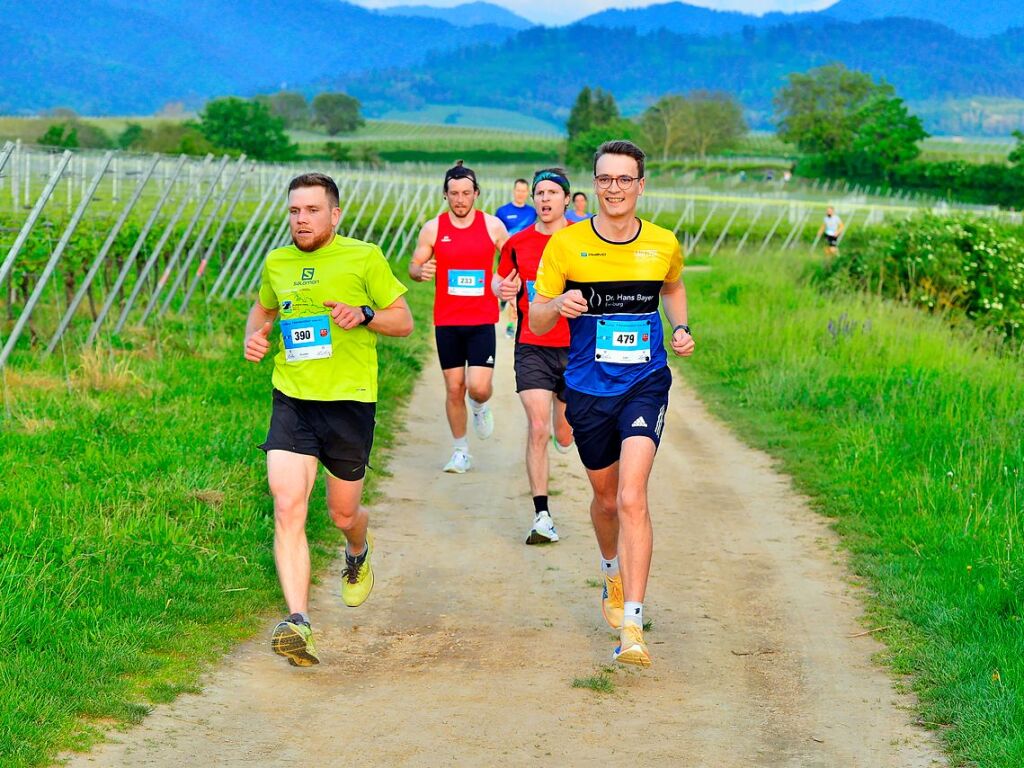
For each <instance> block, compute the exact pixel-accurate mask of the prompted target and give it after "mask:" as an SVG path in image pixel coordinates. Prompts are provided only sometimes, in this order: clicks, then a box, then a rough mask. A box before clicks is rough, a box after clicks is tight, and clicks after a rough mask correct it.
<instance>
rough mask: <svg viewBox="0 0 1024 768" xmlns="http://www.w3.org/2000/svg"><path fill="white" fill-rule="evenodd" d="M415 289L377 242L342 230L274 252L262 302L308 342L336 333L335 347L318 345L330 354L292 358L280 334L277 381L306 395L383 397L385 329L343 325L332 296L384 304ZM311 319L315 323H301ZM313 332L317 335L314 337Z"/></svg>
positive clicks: (332, 340)
mask: <svg viewBox="0 0 1024 768" xmlns="http://www.w3.org/2000/svg"><path fill="white" fill-rule="evenodd" d="M407 290H408V289H407V288H406V287H405V286H404V285H402V283H400V282H399V281H398V278H396V277H395V276H394V274H393V273H392V272H391V267H390V266H388V263H387V261H386V260H385V259H384V254H383V253H381V250H380V248H379V247H378V246H376V245H374V244H373V243H366V242H363V241H362V240H354V239H352V238H350V237H341V236H340V235H336V236H335V238H334V239H333V240H332V241H331V242H330V243H328V244H327V245H325V246H323V247H322V248H319V249H317V250H315V251H312V252H309V253H307V252H305V251H301V250H299V249H298V248H296V247H295V246H294V245H289V246H286V247H284V248H276V249H274V250H273V251H271V252H270V253H269V254H268V256H267V261H266V263H265V264H264V265H263V279H262V282H261V283H260V295H259V302H260V304H261V305H262V306H263V307H264V308H265V309H268V310H275V309H276V310H278V313H279V314H278V320H279V321H280V322H281V328H282V329H284V328H291V329H294V333H295V334H296V339H302V342H301V343H306V344H313V345H316V343H317V337H319V336H324V337H327V336H328V335H329V339H330V345H329V347H328V346H327V344H326V343H324V344H323V345H322V347H320V348H319V349H318V352H319V354H321V355H326V354H329V355H330V356H329V357H323V356H320V357H316V358H313V359H293V360H289V359H288V357H289V356H288V354H286V350H285V339H284V336H283V335H282V336H281V337H279V338H280V342H281V348H280V350H278V352H277V355H275V357H274V376H273V382H274V386H275V387H277V388H278V389H279V390H281V391H282V392H284V393H285V394H286V395H288V396H289V397H294V398H297V399H299V400H355V401H357V402H361V403H375V402H377V334H376V333H374V332H373V331H371V330H370V329H369V328H367V327H365V326H357V327H355V328H353V329H351V330H348V331H345V330H342V329H341V328H339V327H338V326H337V325H335V324H334V321H333V320H331V319H330V310H329V309H328V308H327V307H325V306H324V302H325V301H340V302H343V303H345V304H349V305H350V306H353V307H361V306H363V305H364V304H366V305H368V306H369V307H371V308H372V309H375V310H376V309H381V308H383V307H388V306H390V305H391V304H393V303H394V302H395V300H396V299H398V298H399V297H400V296H401V295H402V294H404V293H405V292H406V291H407ZM324 317H326V318H327V322H326V323H324V320H323V318H324ZM303 318H310V322H309V323H308V324H307V323H303V322H295V321H297V320H301V319H303ZM309 329H312V334H310V331H309ZM310 335H312V336H313V340H312V341H306V340H307V339H309V337H310ZM289 341H290V339H289ZM323 341H324V342H326V338H324V339H323Z"/></svg>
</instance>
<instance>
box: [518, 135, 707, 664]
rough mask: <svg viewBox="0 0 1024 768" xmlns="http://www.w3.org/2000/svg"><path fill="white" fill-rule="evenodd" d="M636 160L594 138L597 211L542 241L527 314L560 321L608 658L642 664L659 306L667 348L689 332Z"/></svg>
mask: <svg viewBox="0 0 1024 768" xmlns="http://www.w3.org/2000/svg"><path fill="white" fill-rule="evenodd" d="M644 159H645V155H644V153H643V151H642V150H641V149H640V148H639V147H638V146H636V145H635V144H633V143H632V142H629V141H609V142H605V143H604V144H602V145H601V146H600V147H599V148H598V150H597V153H596V154H595V156H594V193H595V194H596V195H597V200H598V205H599V212H598V213H597V215H596V216H594V217H593V218H591V219H590V220H589V221H583V222H580V223H578V224H574V225H572V226H569V227H566V228H565V229H562V230H560V231H558V232H556V233H555V234H554V235H552V237H551V239H550V240H549V241H548V244H547V246H546V247H545V248H544V254H543V256H542V257H541V263H540V268H539V269H538V271H537V281H536V283H534V289H535V291H536V293H535V296H534V299H533V302H532V303H531V304H530V314H529V323H530V330H531V331H532V332H533V333H535V334H544V333H547V332H548V331H550V330H551V329H552V328H553V327H554V326H555V323H556V322H557V321H558V319H559V318H560V317H565V318H568V320H569V363H568V366H567V368H566V371H565V385H566V388H565V403H566V411H565V415H566V418H567V419H568V421H569V424H570V425H571V426H572V428H573V435H574V436H575V438H576V445H577V448H578V450H579V453H580V459H581V460H582V461H583V465H584V466H585V467H586V469H587V475H588V477H589V479H590V484H591V487H592V488H593V492H594V497H593V501H592V502H591V505H590V518H591V521H592V522H593V525H594V533H595V534H596V536H597V544H598V548H599V549H600V551H601V571H602V574H603V575H604V577H605V587H604V593H603V594H602V599H601V610H602V613H603V614H604V618H605V620H606V621H607V622H608V624H609V625H610V626H611V627H612V628H613V629H617V630H619V633H620V634H619V645H618V647H617V648H616V649H615V651H614V653H613V654H612V658H613V660H615V661H617V662H620V663H623V664H635V665H638V666H643V667H648V666H650V664H651V657H650V653H649V652H648V649H647V645H646V643H645V642H644V638H643V623H644V622H643V600H644V594H645V592H646V590H647V577H648V575H649V573H650V568H651V551H652V548H653V541H654V539H653V530H652V528H651V517H650V512H649V510H648V507H647V479H648V477H649V476H650V473H651V467H652V466H653V465H654V455H655V453H656V452H657V450H658V445H659V444H660V442H661V434H662V429H663V427H664V425H665V413H666V411H667V409H668V392H669V387H670V386H671V384H672V374H671V372H670V371H669V368H668V357H667V355H666V353H665V346H664V333H663V331H662V324H661V316H660V314H659V312H658V309H659V304H660V305H662V306H664V308H665V315H666V316H667V317H668V321H669V323H670V325H671V326H672V334H671V339H670V345H671V347H672V351H673V352H674V353H675V354H676V355H683V356H686V355H691V354H693V348H694V342H693V338H692V337H691V336H690V328H689V326H688V325H687V324H686V323H687V306H686V289H685V287H684V286H683V282H682V269H683V258H682V254H681V252H680V250H679V242H678V241H677V240H676V238H675V235H673V234H672V233H671V232H670V231H668V230H667V229H664V228H662V227H659V226H657V225H656V224H652V223H651V222H649V221H643V220H641V219H639V218H637V216H636V206H637V199H638V198H639V197H640V195H641V194H642V193H643V190H644V183H645V179H644Z"/></svg>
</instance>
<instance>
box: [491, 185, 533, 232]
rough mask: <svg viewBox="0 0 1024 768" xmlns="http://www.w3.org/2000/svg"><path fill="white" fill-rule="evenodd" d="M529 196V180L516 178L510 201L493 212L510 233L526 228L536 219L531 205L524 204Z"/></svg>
mask: <svg viewBox="0 0 1024 768" xmlns="http://www.w3.org/2000/svg"><path fill="white" fill-rule="evenodd" d="M529 196H530V184H529V182H528V181H527V180H526V179H516V183H515V186H514V187H513V188H512V202H511V203H505V204H504V205H503V206H501V208H499V209H498V210H496V211H495V212H494V215H495V216H497V217H498V218H499V219H501V223H502V224H504V225H505V229H507V230H508V233H509V234H510V235H514V234H515V233H516V232H520V231H522V230H524V229H526V228H527V227H528V226H530V225H531V224H533V222H535V221H536V220H537V212H536V211H535V210H533V206H532V205H527V204H526V199H527V198H528V197H529Z"/></svg>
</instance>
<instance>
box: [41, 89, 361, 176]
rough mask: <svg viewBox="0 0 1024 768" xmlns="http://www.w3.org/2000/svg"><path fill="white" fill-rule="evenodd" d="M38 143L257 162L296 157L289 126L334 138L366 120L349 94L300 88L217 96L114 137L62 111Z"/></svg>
mask: <svg viewBox="0 0 1024 768" xmlns="http://www.w3.org/2000/svg"><path fill="white" fill-rule="evenodd" d="M54 117H58V118H60V119H59V120H58V121H57V122H54V123H51V124H50V125H49V126H48V127H47V128H46V130H45V131H44V133H43V134H42V136H40V138H39V143H40V144H42V145H44V146H52V147H61V148H67V149H74V148H83V149H107V148H115V147H116V148H118V149H124V150H130V151H138V152H162V153H165V154H187V155H205V154H206V153H208V152H212V153H215V154H216V153H227V154H239V153H242V152H244V153H245V154H246V155H247V156H248V157H251V158H253V159H254V160H293V159H295V158H296V157H297V156H298V146H297V145H296V144H294V143H293V142H292V141H291V140H290V139H289V137H288V133H287V132H288V130H302V129H320V130H323V131H324V132H325V133H327V134H328V135H330V136H335V135H337V134H339V133H350V132H352V131H354V130H356V129H357V128H358V127H359V126H361V125H363V124H364V122H365V121H364V120H363V117H362V115H361V114H360V104H359V100H358V99H356V98H354V97H352V96H349V95H348V94H346V93H319V94H317V95H316V96H315V97H314V98H313V99H312V101H307V100H306V97H305V96H304V95H303V94H301V93H298V92H296V91H279V92H277V93H272V94H259V95H257V96H255V97H253V98H251V99H243V98H239V97H236V96H227V97H223V98H219V99H213V100H212V101H209V102H207V104H206V106H205V107H204V108H203V110H202V111H201V112H200V113H199V115H198V116H197V117H196V119H192V120H185V121H179V122H171V121H168V122H164V123H158V124H157V125H155V126H153V127H146V126H143V125H142V124H140V123H133V122H130V123H128V125H127V126H125V128H124V130H123V131H121V132H120V133H119V134H118V135H117V136H110V135H108V134H107V132H106V131H104V130H103V129H102V128H100V127H99V126H98V125H96V124H94V123H90V122H87V121H84V120H82V119H80V118H79V117H78V116H77V115H75V114H74V113H73V112H70V111H68V110H58V111H57V114H56V115H54Z"/></svg>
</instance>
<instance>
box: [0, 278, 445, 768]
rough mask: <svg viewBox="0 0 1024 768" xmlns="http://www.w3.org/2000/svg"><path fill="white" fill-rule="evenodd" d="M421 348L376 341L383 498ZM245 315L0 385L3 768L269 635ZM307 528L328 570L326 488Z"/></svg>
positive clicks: (331, 544)
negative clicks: (243, 345) (260, 634)
mask: <svg viewBox="0 0 1024 768" xmlns="http://www.w3.org/2000/svg"><path fill="white" fill-rule="evenodd" d="M429 297H430V294H429V291H423V290H414V291H412V293H411V301H412V303H413V305H414V312H415V314H416V316H417V319H418V321H419V322H418V325H417V330H416V332H415V335H414V337H413V338H412V339H406V340H397V339H383V340H382V342H381V353H380V357H381V389H380V408H379V410H378V428H377V440H376V443H375V457H374V466H376V467H379V468H381V471H378V472H376V473H371V474H370V475H369V478H370V480H369V491H370V495H371V498H372V494H373V493H374V492H375V490H376V487H377V481H378V479H379V478H380V477H381V476H382V475H384V474H386V466H387V460H386V456H387V451H388V447H389V446H390V445H391V443H392V441H393V439H394V433H395V429H396V428H397V427H398V425H399V420H400V408H401V405H402V403H404V402H405V401H406V398H407V395H408V393H409V391H410V390H411V388H412V385H413V383H414V381H415V379H416V376H417V373H418V371H419V370H420V366H421V361H422V356H423V352H424V350H425V349H426V345H425V344H423V340H424V339H425V338H426V334H427V332H428V330H429V328H428V326H427V324H425V323H424V322H423V321H424V319H425V318H426V316H427V310H428V302H429ZM246 311H247V307H246V306H244V305H243V304H241V303H232V304H221V305H216V306H214V307H213V308H212V311H211V313H210V314H209V315H208V316H204V315H203V314H202V313H200V312H196V313H193V318H192V323H190V324H186V323H177V322H176V323H166V324H164V325H161V326H160V327H158V328H154V329H152V330H150V331H147V332H144V333H143V332H133V333H130V334H126V335H124V336H123V337H121V338H119V339H116V340H115V343H114V344H113V345H104V346H101V347H100V348H99V349H97V350H96V351H90V352H86V353H85V354H82V355H78V354H70V355H69V357H68V359H67V360H66V361H65V359H64V358H62V357H59V356H58V357H57V358H55V359H52V360H50V361H49V364H47V365H45V366H36V367H35V368H34V369H33V370H32V371H30V372H22V371H19V370H17V369H14V370H6V371H0V388H2V391H0V399H2V403H0V465H2V466H3V467H4V483H3V484H2V485H0V508H2V509H4V525H3V527H2V530H0V626H3V627H4V632H5V635H6V637H7V651H6V652H5V653H4V654H3V656H2V658H0V680H2V681H3V685H2V686H0V765H3V766H4V768H21V767H23V766H40V765H49V764H50V762H51V760H52V758H53V757H54V756H55V755H56V754H58V753H59V752H61V751H63V750H67V749H74V748H84V747H87V746H88V745H89V744H91V743H93V742H95V741H96V740H97V739H99V738H102V733H103V731H104V730H105V729H106V728H108V727H111V726H118V725H120V724H125V723H133V722H136V721H138V720H139V719H140V718H141V717H142V716H143V715H144V714H145V713H146V712H147V711H148V709H149V707H150V705H151V704H153V703H160V702H165V701H169V700H171V699H173V698H174V697H175V696H176V695H178V694H179V693H181V692H183V691H191V690H196V685H197V679H198V675H199V673H200V672H201V671H202V670H203V669H205V668H207V667H208V666H209V664H210V663H211V662H212V661H214V660H215V659H216V658H217V657H218V656H219V655H220V654H222V653H223V652H224V651H226V650H227V649H228V648H229V647H230V646H231V645H232V644H233V643H235V642H237V641H239V640H241V639H243V638H246V637H250V636H252V635H253V634H254V633H256V632H261V631H263V630H265V629H266V628H267V627H268V626H269V622H271V621H272V620H273V619H274V618H275V617H276V616H277V615H278V614H279V613H280V611H281V610H283V606H282V603H281V598H280V595H279V590H278V586H277V581H276V575H275V571H274V565H273V558H272V552H271V540H272V535H273V513H272V504H271V500H270V497H269V495H268V493H267V490H266V479H265V472H264V461H263V454H262V453H261V452H260V451H259V450H258V448H257V447H256V446H257V445H258V443H259V442H260V441H261V440H262V439H263V437H264V435H265V430H266V425H267V423H268V418H269V396H270V372H271V364H270V362H269V361H264V363H262V364H261V365H260V366H258V367H255V366H252V365H251V364H249V363H246V362H245V361H244V360H243V359H242V356H241V341H240V339H241V331H242V327H243V324H244V320H245V312H246ZM309 533H310V538H311V544H312V547H311V549H312V551H313V556H314V559H315V563H316V565H317V567H322V566H323V565H324V564H325V563H326V562H328V560H329V559H330V558H331V557H333V555H334V554H335V552H336V551H337V548H338V546H339V543H340V541H341V539H340V535H339V534H338V533H337V532H336V531H335V529H334V528H333V526H331V524H330V522H329V520H328V517H327V514H326V509H325V505H324V501H323V488H322V486H318V487H317V489H316V490H315V491H314V494H313V503H312V505H311V511H310V525H309Z"/></svg>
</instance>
